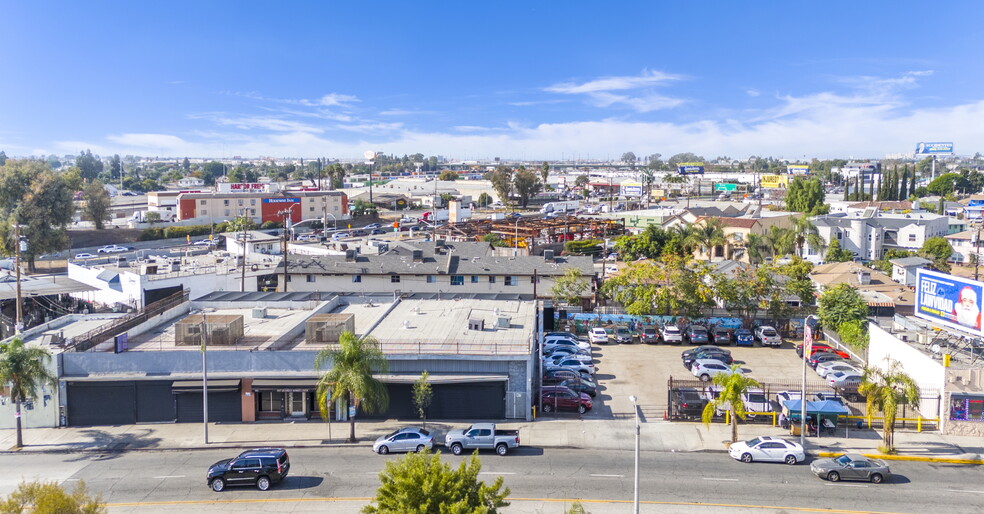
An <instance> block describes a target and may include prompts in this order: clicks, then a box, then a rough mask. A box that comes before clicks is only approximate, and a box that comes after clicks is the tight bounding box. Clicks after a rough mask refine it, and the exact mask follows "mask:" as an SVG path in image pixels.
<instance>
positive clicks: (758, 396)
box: [748, 393, 768, 403]
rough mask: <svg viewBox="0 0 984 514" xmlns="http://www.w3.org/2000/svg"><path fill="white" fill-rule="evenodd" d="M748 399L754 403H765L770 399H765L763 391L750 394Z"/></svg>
mask: <svg viewBox="0 0 984 514" xmlns="http://www.w3.org/2000/svg"><path fill="white" fill-rule="evenodd" d="M748 401H749V402H753V403H765V402H766V401H768V400H766V399H765V395H764V394H762V393H752V394H750V395H748Z"/></svg>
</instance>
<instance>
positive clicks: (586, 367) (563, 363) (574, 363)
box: [543, 357, 598, 375]
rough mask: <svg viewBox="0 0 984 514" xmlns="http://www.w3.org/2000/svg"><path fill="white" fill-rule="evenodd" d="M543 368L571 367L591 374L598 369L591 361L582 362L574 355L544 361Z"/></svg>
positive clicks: (573, 369)
mask: <svg viewBox="0 0 984 514" xmlns="http://www.w3.org/2000/svg"><path fill="white" fill-rule="evenodd" d="M543 368H544V369H547V370H551V369H569V370H571V371H577V372H581V371H583V372H585V373H588V374H590V375H594V373H595V371H598V368H597V367H596V366H595V365H594V364H592V363H590V362H581V361H580V360H578V359H576V358H572V357H567V358H564V359H559V360H555V361H548V362H544V363H543Z"/></svg>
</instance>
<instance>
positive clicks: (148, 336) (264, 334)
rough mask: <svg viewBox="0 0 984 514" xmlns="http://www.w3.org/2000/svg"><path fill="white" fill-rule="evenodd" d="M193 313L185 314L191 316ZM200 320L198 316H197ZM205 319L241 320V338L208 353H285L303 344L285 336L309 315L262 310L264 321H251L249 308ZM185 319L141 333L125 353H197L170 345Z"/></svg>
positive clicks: (191, 347)
mask: <svg viewBox="0 0 984 514" xmlns="http://www.w3.org/2000/svg"><path fill="white" fill-rule="evenodd" d="M194 315H195V313H191V314H189V316H194ZM198 315H199V316H200V315H201V314H200V313H198ZM206 315H208V316H209V317H210V318H211V317H213V316H242V317H243V338H242V339H241V340H240V341H239V342H237V343H236V344H232V345H209V347H208V349H209V351H212V350H217V351H223V350H267V349H277V350H283V349H289V348H292V347H295V346H297V344H298V343H302V342H303V341H304V333H303V332H301V333H300V334H299V335H297V336H296V337H288V336H286V335H285V334H287V333H288V332H290V330H291V329H292V328H295V327H297V326H298V324H302V323H303V321H304V320H305V319H306V318H307V317H308V316H310V315H311V311H310V310H291V309H271V308H267V309H266V317H264V318H260V319H257V318H253V308H252V307H244V308H239V309H214V310H207V311H206ZM185 319H187V317H182V318H180V319H177V320H174V321H172V322H170V323H168V324H166V325H160V326H157V327H155V328H154V330H151V331H149V332H145V333H143V334H140V335H138V336H134V337H131V338H130V339H129V351H138V352H139V351H161V350H191V351H198V345H181V346H178V345H176V344H175V343H174V337H175V334H174V333H175V327H176V326H177V324H178V322H180V321H183V320H185ZM107 344H110V345H111V344H112V343H111V342H110V343H102V344H101V345H99V347H97V349H96V351H101V350H105V348H104V346H105V345H107Z"/></svg>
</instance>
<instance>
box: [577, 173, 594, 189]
mask: <svg viewBox="0 0 984 514" xmlns="http://www.w3.org/2000/svg"><path fill="white" fill-rule="evenodd" d="M589 182H591V178H590V177H588V176H587V175H578V176H577V178H575V179H574V186H575V187H585V186H587V185H588V183H589Z"/></svg>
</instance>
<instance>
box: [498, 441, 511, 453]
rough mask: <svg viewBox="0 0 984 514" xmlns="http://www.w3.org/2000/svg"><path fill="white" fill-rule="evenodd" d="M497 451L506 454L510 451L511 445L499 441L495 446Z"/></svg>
mask: <svg viewBox="0 0 984 514" xmlns="http://www.w3.org/2000/svg"><path fill="white" fill-rule="evenodd" d="M495 453H498V454H499V455H505V454H507V453H509V447H508V446H506V445H504V444H502V443H499V444H497V445H496V446H495Z"/></svg>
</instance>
